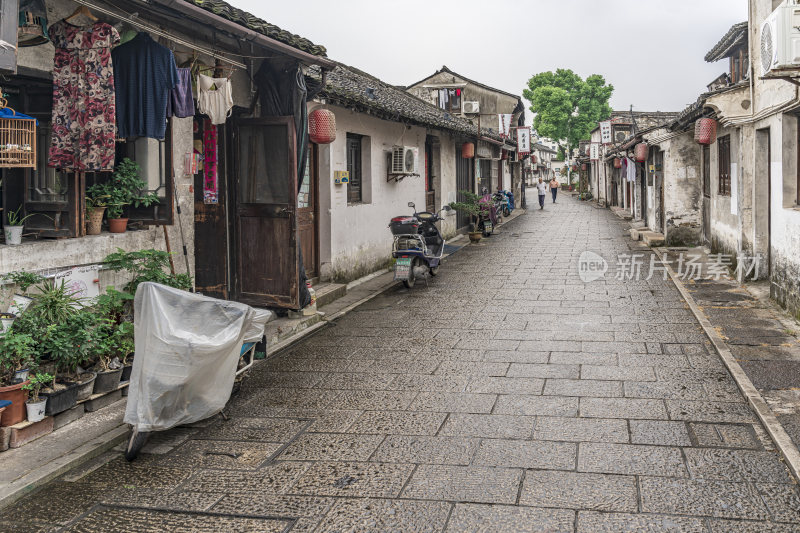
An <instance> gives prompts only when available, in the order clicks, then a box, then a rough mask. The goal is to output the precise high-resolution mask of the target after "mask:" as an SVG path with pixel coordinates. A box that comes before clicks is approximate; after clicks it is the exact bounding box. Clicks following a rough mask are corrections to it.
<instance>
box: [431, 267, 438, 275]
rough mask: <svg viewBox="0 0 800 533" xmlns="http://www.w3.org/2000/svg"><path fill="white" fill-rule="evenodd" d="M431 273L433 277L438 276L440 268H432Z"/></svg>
mask: <svg viewBox="0 0 800 533" xmlns="http://www.w3.org/2000/svg"><path fill="white" fill-rule="evenodd" d="M430 272H431V276H436V275H437V274H439V267H438V266H435V267H431V269H430Z"/></svg>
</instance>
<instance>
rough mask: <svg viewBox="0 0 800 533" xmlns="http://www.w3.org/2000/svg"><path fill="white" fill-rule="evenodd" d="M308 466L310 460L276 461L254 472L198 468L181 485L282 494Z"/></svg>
mask: <svg viewBox="0 0 800 533" xmlns="http://www.w3.org/2000/svg"><path fill="white" fill-rule="evenodd" d="M308 467H309V464H308V463H300V462H289V461H276V462H274V463H271V464H269V465H267V466H265V467H263V468H261V469H260V470H255V471H251V472H239V471H235V470H210V469H208V470H198V471H196V472H194V473H193V474H192V476H191V477H190V478H189V479H188V480H186V481H185V482H184V483H182V484H181V486H180V489H181V490H183V491H187V492H202V493H217V494H237V493H238V494H249V493H253V492H258V493H263V494H279V493H283V492H285V491H286V490H287V489H288V488H289V487H290V486H291V485H292V484H293V483H294V482H295V480H297V478H298V477H299V476H300V475H301V474H302V473H303V472H305V471H306V469H307V468H308Z"/></svg>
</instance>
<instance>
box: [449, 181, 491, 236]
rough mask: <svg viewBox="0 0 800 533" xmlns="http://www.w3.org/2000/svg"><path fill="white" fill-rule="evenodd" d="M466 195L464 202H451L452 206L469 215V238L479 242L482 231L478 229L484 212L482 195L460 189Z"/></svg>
mask: <svg viewBox="0 0 800 533" xmlns="http://www.w3.org/2000/svg"><path fill="white" fill-rule="evenodd" d="M459 192H460V193H461V194H463V195H464V200H463V201H462V202H451V203H450V208H451V209H455V210H456V211H459V212H461V213H464V214H466V215H469V240H470V241H472V242H478V241H480V240H481V235H482V233H481V231H480V230H479V229H478V222H479V221H480V218H481V215H482V214H483V211H484V208H483V207H482V206H481V204H480V200H481V197H480V196H478V195H477V194H475V193H473V192H470V191H459Z"/></svg>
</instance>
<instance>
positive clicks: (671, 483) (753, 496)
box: [639, 477, 769, 520]
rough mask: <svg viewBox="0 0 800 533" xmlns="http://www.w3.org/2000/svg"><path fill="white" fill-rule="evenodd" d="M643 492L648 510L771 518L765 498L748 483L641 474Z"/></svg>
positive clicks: (691, 514)
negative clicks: (643, 475)
mask: <svg viewBox="0 0 800 533" xmlns="http://www.w3.org/2000/svg"><path fill="white" fill-rule="evenodd" d="M639 494H640V498H641V505H642V507H641V510H642V512H645V513H667V514H669V513H674V514H682V515H690V516H710V517H716V518H741V519H747V520H767V519H769V514H768V512H767V508H766V506H765V505H764V502H763V500H762V499H761V497H760V496H759V494H758V492H757V491H756V489H755V487H753V486H752V485H750V484H747V483H732V482H728V481H708V480H701V479H670V478H663V477H641V478H639Z"/></svg>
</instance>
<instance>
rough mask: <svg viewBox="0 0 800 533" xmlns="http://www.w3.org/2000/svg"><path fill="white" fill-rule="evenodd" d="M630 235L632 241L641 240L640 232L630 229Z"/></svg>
mask: <svg viewBox="0 0 800 533" xmlns="http://www.w3.org/2000/svg"><path fill="white" fill-rule="evenodd" d="M630 234H631V239H633V240H634V241H638V240H640V239H641V238H642V232H641V231H639V230H638V229H636V228H631V229H630Z"/></svg>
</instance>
